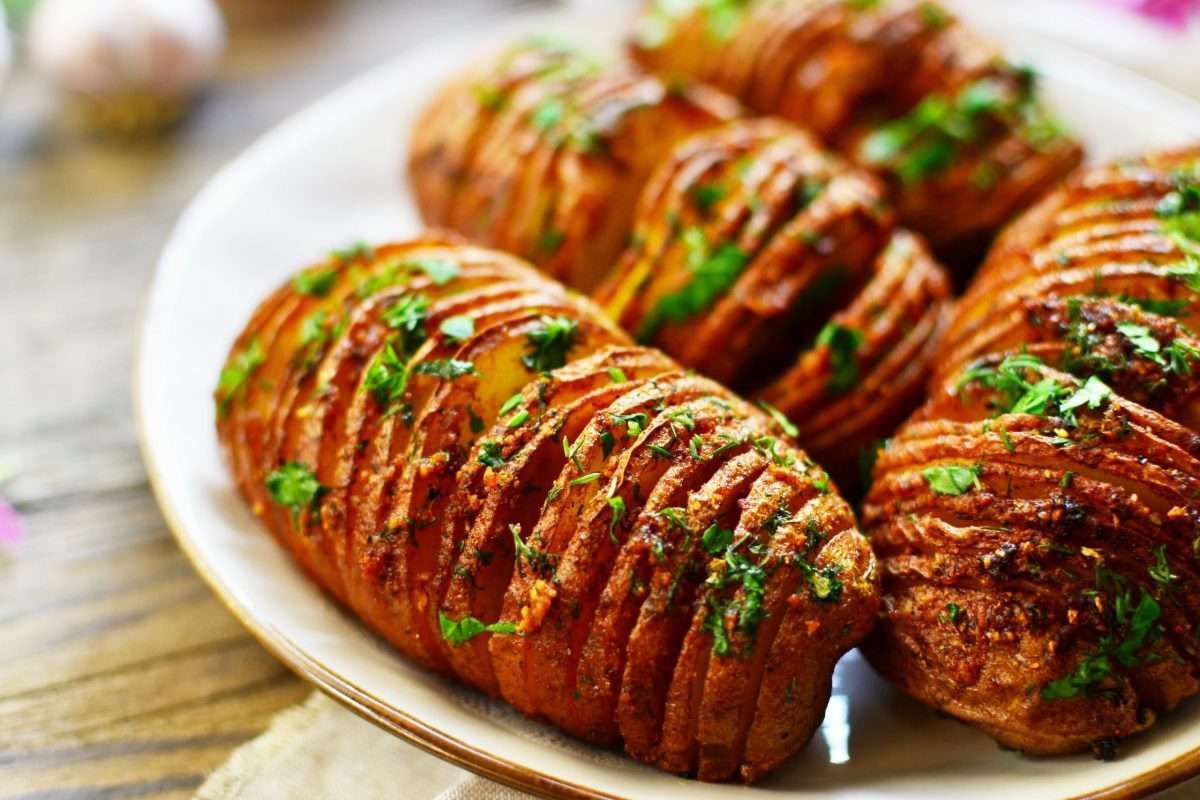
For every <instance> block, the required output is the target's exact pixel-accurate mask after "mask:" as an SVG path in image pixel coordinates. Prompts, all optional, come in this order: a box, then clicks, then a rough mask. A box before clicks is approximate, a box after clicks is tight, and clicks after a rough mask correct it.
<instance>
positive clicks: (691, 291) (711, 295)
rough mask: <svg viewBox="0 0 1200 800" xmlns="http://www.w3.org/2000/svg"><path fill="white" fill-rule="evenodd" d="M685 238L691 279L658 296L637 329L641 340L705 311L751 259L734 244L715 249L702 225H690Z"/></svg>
mask: <svg viewBox="0 0 1200 800" xmlns="http://www.w3.org/2000/svg"><path fill="white" fill-rule="evenodd" d="M682 239H683V244H684V247H686V248H687V265H688V269H689V270H690V271H691V279H690V280H689V281H688V283H687V284H686V285H685V286H684V287H683V288H681V289H679V290H678V291H675V292H671V293H670V294H667V295H665V296H664V297H662V298H660V299H659V301H658V302H657V303H656V304H655V305H654V307H653V308H652V309H651V310H650V312H649V313H648V314H647V315H646V317H645V319H643V320H642V324H641V326H640V327H639V328H638V334H637V338H638V340H639V341H642V342H646V341H649V340H650V339H653V338H654V336H655V335H656V334H657V333H658V331H659V330H660V329H661V328H662V327H663V326H664V325H666V324H668V323H679V322H684V321H686V320H688V319H690V318H691V317H693V316H695V315H696V314H699V313H700V312H702V311H704V310H706V309H707V308H708V307H709V306H711V305H712V304H713V303H714V302H715V301H716V299H717V298H718V297H720V296H721V295H722V294H724V293H725V292H726V291H728V289H729V288H730V287H731V286H733V284H734V282H735V281H736V280H737V279H738V277H739V276H740V275H741V274H742V271H743V270H744V269H745V268H746V264H747V263H748V262H749V258H748V256H747V255H746V253H745V252H743V251H742V249H741V248H740V247H738V246H737V245H735V244H733V243H728V242H727V243H725V244H723V245H721V246H720V247H718V248H717V249H716V250H715V251H714V250H712V249H711V248H710V247H709V243H708V240H707V239H706V238H705V236H704V231H702V230H701V229H700V228H688V229H687V230H685V231H684V232H683V234H682Z"/></svg>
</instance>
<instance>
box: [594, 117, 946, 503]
mask: <svg viewBox="0 0 1200 800" xmlns="http://www.w3.org/2000/svg"><path fill="white" fill-rule="evenodd" d="M635 223H636V226H635V229H634V242H635V243H634V244H633V245H631V247H630V248H629V249H628V250H627V251H626V253H625V254H624V256H623V257H622V259H621V261H620V263H619V264H618V265H617V268H616V269H615V270H614V271H613V273H612V274H611V275H610V276H609V278H608V279H607V280H606V281H605V283H604V284H603V285H602V286H601V287H600V288H599V289H598V290H597V292H596V293H595V297H596V299H597V300H598V301H599V302H600V303H601V305H603V306H604V308H605V310H606V311H607V312H608V313H609V314H610V315H611V316H612V317H613V318H614V319H615V320H616V321H617V322H618V323H619V324H620V325H621V326H622V327H623V328H625V329H626V330H629V331H632V332H634V333H635V335H637V336H639V338H640V339H641V340H642V341H644V342H646V343H648V344H654V345H657V346H659V347H661V348H662V349H663V350H665V351H666V352H667V353H670V354H671V355H672V356H674V357H675V358H677V359H678V360H679V361H681V362H682V363H683V364H685V365H687V366H690V367H693V368H695V369H697V370H699V371H701V372H704V373H705V374H707V375H709V376H711V377H714V378H716V379H717V380H721V381H725V382H727V383H729V384H730V385H732V386H733V387H734V388H736V389H739V390H742V391H747V392H749V393H751V394H753V395H755V396H756V397H757V398H759V399H760V400H761V401H763V402H765V403H767V404H769V405H770V406H772V407H774V408H775V409H777V410H778V411H779V412H781V413H783V414H784V415H785V416H787V417H788V418H790V419H791V420H792V422H793V424H794V425H795V426H796V433H797V438H798V440H799V441H800V442H801V444H802V445H803V446H804V447H805V448H806V449H807V450H808V451H809V452H810V453H812V454H813V456H814V458H816V460H817V461H818V463H820V464H822V465H823V466H825V467H826V468H827V469H829V470H830V471H831V472H832V473H833V474H834V476H835V477H836V478H837V480H838V483H839V485H842V486H844V487H846V488H847V489H848V490H849V491H851V492H854V491H855V489H856V488H857V487H858V486H859V484H860V482H861V472H860V469H859V460H860V454H862V453H869V452H871V450H872V448H873V446H874V443H875V442H876V441H877V440H878V439H880V438H881V437H883V436H886V435H888V434H890V433H891V432H892V431H893V430H894V429H895V427H896V425H897V424H899V422H900V421H901V420H903V419H904V417H905V416H907V414H908V413H909V412H911V411H912V410H913V409H914V408H915V407H916V406H917V404H918V403H919V402H920V401H921V397H922V390H923V387H924V385H925V383H926V382H927V380H928V379H929V374H930V368H931V364H932V358H933V353H934V351H935V349H936V347H937V345H938V342H939V340H940V337H941V334H942V332H943V330H944V329H945V327H946V324H947V322H948V321H949V310H950V303H951V289H950V280H949V277H948V276H947V274H946V272H945V270H944V269H943V268H942V267H941V266H940V265H939V264H938V263H937V262H936V261H935V260H934V259H933V257H932V256H931V255H930V254H929V251H928V249H927V247H926V245H925V243H924V241H923V240H922V239H921V237H919V236H917V235H916V234H913V233H910V232H909V231H906V230H904V229H902V228H898V227H897V226H896V222H895V215H894V214H893V213H892V211H891V210H890V208H889V207H888V205H887V203H886V201H885V199H884V192H883V187H882V185H881V184H880V183H879V181H878V180H876V179H875V178H874V177H873V176H871V175H870V174H868V173H867V172H865V171H863V170H861V169H857V168H855V167H852V166H850V165H849V164H848V163H847V162H845V161H844V160H842V159H841V158H839V157H837V156H834V155H832V154H830V153H828V152H826V151H825V150H823V149H822V148H821V146H820V145H819V144H818V143H817V142H816V141H815V140H814V139H813V138H812V137H811V136H810V135H809V134H807V133H805V132H803V131H801V130H800V129H798V128H796V127H795V126H793V125H792V124H790V123H788V122H786V121H783V120H779V119H774V118H759V119H750V120H735V121H733V122H729V123H726V124H725V125H722V126H719V127H715V128H712V129H710V130H708V131H703V132H701V133H698V134H694V135H693V136H691V137H690V138H688V139H686V140H685V141H683V142H682V143H680V144H679V145H678V146H677V147H676V148H675V149H674V150H672V152H671V154H670V155H669V156H668V157H667V158H666V159H664V161H663V162H662V163H661V164H660V165H659V167H658V168H657V169H656V170H655V172H654V173H653V175H652V176H651V178H650V181H649V183H648V184H647V187H646V190H645V191H644V192H643V194H642V198H641V202H640V203H639V205H638V208H637V213H636V216H635ZM698 272H699V273H701V274H709V273H711V274H712V275H713V276H714V277H713V278H711V279H710V278H707V277H706V278H704V279H702V278H699V277H697V273H698Z"/></svg>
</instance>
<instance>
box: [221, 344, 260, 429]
mask: <svg viewBox="0 0 1200 800" xmlns="http://www.w3.org/2000/svg"><path fill="white" fill-rule="evenodd" d="M266 360H267V352H266V351H265V350H263V346H262V345H261V344H260V343H259V341H258V337H257V336H256V337H253V338H251V339H250V341H249V342H247V343H246V346H245V347H243V348H242V349H241V350H239V351H238V352H236V353H234V354H233V356H232V357H231V358H230V359H229V361H228V362H227V363H226V364H225V366H224V367H222V368H221V375H220V377H219V378H217V392H216V395H217V413H218V414H220V415H221V416H224V415H225V414H226V413H228V411H229V404H230V402H232V401H233V398H234V396H235V395H237V393H238V392H240V391H241V390H242V387H243V386H245V385H246V381H248V380H249V379H250V376H251V375H253V374H254V371H255V370H257V369H258V368H259V367H260V366H262V363H263V362H264V361H266Z"/></svg>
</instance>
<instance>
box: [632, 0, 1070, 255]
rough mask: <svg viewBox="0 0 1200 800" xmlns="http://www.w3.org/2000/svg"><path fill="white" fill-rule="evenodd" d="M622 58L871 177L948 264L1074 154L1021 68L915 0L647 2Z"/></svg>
mask: <svg viewBox="0 0 1200 800" xmlns="http://www.w3.org/2000/svg"><path fill="white" fill-rule="evenodd" d="M631 51H632V53H633V56H634V58H635V59H636V60H637V61H638V62H639V63H641V64H642V65H643V66H645V67H647V68H648V69H649V70H651V71H653V72H655V73H658V74H660V75H663V76H664V78H665V79H668V80H673V81H678V80H693V81H701V82H704V83H707V84H711V85H712V86H715V87H717V88H720V89H723V90H724V91H727V92H729V93H730V94H732V95H733V96H734V97H737V98H739V99H740V100H742V101H743V102H744V103H745V104H746V105H747V106H748V107H749V108H751V109H753V110H754V111H756V112H758V113H763V114H774V115H777V116H781V117H785V118H787V119H791V120H794V121H796V122H798V123H800V124H801V125H804V126H805V127H807V128H808V129H809V130H812V131H813V132H814V133H816V134H817V135H818V136H819V137H821V138H822V140H823V141H825V142H826V143H827V144H829V145H831V146H834V147H835V148H836V149H838V150H840V151H841V152H842V153H844V154H845V155H846V156H848V157H849V158H850V159H851V160H853V161H855V162H856V163H858V164H860V165H862V166H866V167H870V168H872V169H874V170H876V171H877V172H878V173H879V174H880V175H881V176H883V177H884V178H886V180H887V181H888V182H889V184H890V185H891V188H892V196H893V198H894V200H895V203H896V206H897V208H898V211H899V213H900V218H901V220H902V221H903V222H904V223H905V224H907V225H909V226H911V227H912V228H914V229H915V230H917V231H919V232H920V233H922V234H924V235H925V236H926V237H928V238H929V240H930V241H931V242H932V243H933V245H934V247H935V249H937V250H938V252H939V253H941V254H943V255H946V256H947V257H952V258H954V259H955V260H967V259H968V258H969V256H970V255H971V254H973V253H979V252H982V247H983V246H984V245H986V242H987V240H988V239H990V237H991V236H992V234H993V233H994V232H995V231H996V230H997V229H998V228H999V227H1000V226H1001V225H1002V224H1003V223H1004V222H1006V221H1007V220H1008V219H1009V218H1010V217H1012V216H1013V215H1014V214H1016V213H1017V212H1019V211H1021V210H1023V209H1024V208H1025V207H1027V206H1028V205H1029V204H1030V203H1032V202H1033V201H1034V200H1035V199H1037V198H1038V197H1039V196H1040V195H1042V194H1043V193H1045V192H1046V191H1047V190H1048V189H1049V188H1050V187H1052V186H1053V185H1054V184H1055V183H1057V182H1058V181H1059V180H1060V179H1061V178H1062V177H1064V176H1065V175H1066V174H1067V173H1069V172H1070V171H1071V170H1072V169H1073V168H1074V167H1075V166H1077V165H1078V163H1079V161H1080V159H1081V155H1082V152H1081V149H1080V147H1079V145H1078V144H1077V143H1076V142H1075V141H1074V140H1073V139H1071V138H1070V137H1068V136H1066V135H1065V134H1064V133H1063V132H1062V129H1061V126H1059V125H1058V124H1057V123H1055V122H1054V121H1053V120H1052V119H1051V118H1049V117H1048V116H1047V115H1046V114H1045V113H1044V111H1043V110H1042V108H1041V106H1040V105H1039V102H1038V100H1037V97H1036V87H1035V80H1034V76H1033V73H1032V72H1030V71H1029V70H1026V69H1021V68H1017V67H1014V66H1012V65H1010V64H1007V63H1005V62H1004V60H1003V59H1002V58H1000V56H999V55H998V53H997V52H996V51H995V50H994V49H993V48H992V47H991V45H990V44H988V43H986V42H984V41H983V40H981V39H980V38H979V37H977V36H976V35H975V34H973V33H972V32H971V31H969V30H968V29H967V28H965V27H964V26H963V25H962V24H961V23H960V22H959V21H958V20H957V19H956V18H955V17H954V16H952V15H951V14H950V13H948V12H947V11H946V10H945V9H943V8H942V7H941V6H939V5H938V4H936V3H933V2H928V1H927V0H866V1H865V2H864V1H863V0H750V2H737V3H733V2H707V0H649V2H647V4H646V5H645V7H644V9H643V11H642V13H641V15H640V17H639V19H638V20H637V22H636V25H635V28H634V32H633V36H632V40H631ZM949 209H953V211H954V213H952V214H950V213H947V210H949Z"/></svg>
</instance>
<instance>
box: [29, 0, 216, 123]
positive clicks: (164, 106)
mask: <svg viewBox="0 0 1200 800" xmlns="http://www.w3.org/2000/svg"><path fill="white" fill-rule="evenodd" d="M224 43H225V26H224V22H223V20H222V18H221V13H220V11H219V10H218V8H217V6H216V4H215V3H214V2H213V0H41V2H39V3H38V4H37V5H36V6H35V8H34V12H33V16H32V18H31V20H30V27H29V50H30V56H31V57H32V60H33V64H34V66H35V67H36V68H38V69H39V70H41V71H42V72H43V73H45V74H46V75H47V76H49V77H50V78H51V79H52V80H53V81H54V82H55V83H57V84H58V85H59V86H60V87H61V88H63V89H65V90H66V91H67V92H69V93H71V94H72V95H74V96H76V97H77V98H79V99H80V100H82V101H84V102H85V103H86V104H88V106H89V107H90V109H91V110H92V111H93V112H96V113H99V114H100V117H101V120H100V121H102V122H103V121H104V120H105V119H106V118H108V117H112V119H111V120H108V121H109V122H112V123H115V124H117V125H119V126H122V127H134V128H136V127H137V126H139V125H141V124H143V123H146V122H154V121H165V120H167V119H169V118H172V117H173V116H174V115H177V113H178V112H180V111H181V110H182V108H183V106H184V103H185V101H186V100H187V99H188V98H189V97H190V96H191V95H193V94H194V93H195V92H196V91H198V90H199V89H200V88H202V87H203V86H204V85H205V84H206V83H208V81H209V80H211V78H212V76H213V74H214V72H215V70H216V66H217V60H218V58H219V57H220V54H221V50H222V49H223V47H224Z"/></svg>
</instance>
